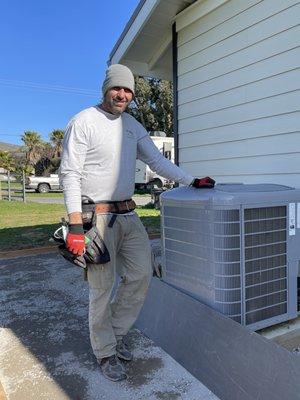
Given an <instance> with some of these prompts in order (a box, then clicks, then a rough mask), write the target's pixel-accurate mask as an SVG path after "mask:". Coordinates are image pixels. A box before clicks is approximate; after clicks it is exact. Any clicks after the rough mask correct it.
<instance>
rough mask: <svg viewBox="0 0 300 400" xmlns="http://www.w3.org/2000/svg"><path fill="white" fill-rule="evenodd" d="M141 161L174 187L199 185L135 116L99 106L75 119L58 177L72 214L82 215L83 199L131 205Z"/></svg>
mask: <svg viewBox="0 0 300 400" xmlns="http://www.w3.org/2000/svg"><path fill="white" fill-rule="evenodd" d="M137 158H138V159H140V160H141V161H143V162H145V163H146V164H148V165H149V167H150V168H151V169H152V170H153V171H155V172H156V173H157V174H159V175H161V176H164V177H165V178H167V179H170V180H173V181H175V182H179V183H182V184H185V185H188V184H190V183H191V182H192V181H193V179H194V178H193V176H191V175H189V174H187V173H186V172H184V171H183V170H182V169H181V168H179V167H177V166H176V165H175V164H173V163H172V162H171V161H169V160H167V159H166V158H165V157H164V156H163V155H162V154H161V153H160V151H159V150H158V149H157V147H156V146H155V145H154V143H153V141H152V140H151V138H150V136H149V134H148V132H147V131H146V130H145V128H144V127H143V126H142V125H141V124H140V123H139V122H138V121H137V120H136V119H135V118H133V117H132V116H131V115H129V114H127V113H123V114H122V115H121V116H115V115H112V114H109V113H107V112H105V111H103V110H102V109H101V108H99V107H98V106H95V107H90V108H87V109H86V110H83V111H82V112H80V113H79V114H77V115H75V117H73V118H72V119H71V121H70V122H69V124H68V126H67V129H66V133H65V137H64V144H63V154H62V160H61V166H60V172H59V174H60V182H61V184H62V186H63V189H64V197H65V204H66V208H67V212H68V213H69V214H70V213H72V212H81V198H82V196H87V197H88V198H90V199H92V200H93V201H94V202H99V201H121V200H126V199H130V198H131V197H132V195H133V193H134V187H135V168H136V159H137Z"/></svg>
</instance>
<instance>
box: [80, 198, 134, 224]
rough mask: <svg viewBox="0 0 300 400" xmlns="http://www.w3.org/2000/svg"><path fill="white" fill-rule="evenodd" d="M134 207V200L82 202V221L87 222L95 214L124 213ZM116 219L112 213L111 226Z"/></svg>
mask: <svg viewBox="0 0 300 400" xmlns="http://www.w3.org/2000/svg"><path fill="white" fill-rule="evenodd" d="M135 208H136V204H135V202H134V200H132V199H129V200H123V201H103V202H98V203H90V202H89V203H82V222H83V224H89V223H90V222H91V221H92V220H93V219H94V217H95V214H96V215H97V214H108V213H112V214H126V213H128V212H131V211H133V210H134V209H135ZM115 220H116V215H114V216H113V217H112V219H111V221H110V223H109V225H108V226H109V227H110V228H111V227H112V226H113V224H114V222H115Z"/></svg>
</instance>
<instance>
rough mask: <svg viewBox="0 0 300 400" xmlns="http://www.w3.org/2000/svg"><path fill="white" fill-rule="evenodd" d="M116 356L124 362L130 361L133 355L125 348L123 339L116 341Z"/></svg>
mask: <svg viewBox="0 0 300 400" xmlns="http://www.w3.org/2000/svg"><path fill="white" fill-rule="evenodd" d="M117 356H118V357H119V358H121V359H122V360H125V361H131V360H132V358H133V354H132V353H131V351H130V350H129V349H128V348H127V346H126V344H125V343H124V340H123V339H120V340H118V341H117Z"/></svg>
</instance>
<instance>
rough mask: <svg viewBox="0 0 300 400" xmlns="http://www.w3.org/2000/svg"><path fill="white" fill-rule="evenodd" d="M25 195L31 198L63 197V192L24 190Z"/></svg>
mask: <svg viewBox="0 0 300 400" xmlns="http://www.w3.org/2000/svg"><path fill="white" fill-rule="evenodd" d="M26 197H30V198H31V199H32V198H36V199H39V198H43V197H44V198H49V197H50V198H62V197H64V195H63V192H49V193H36V192H26Z"/></svg>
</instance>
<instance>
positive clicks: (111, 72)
mask: <svg viewBox="0 0 300 400" xmlns="http://www.w3.org/2000/svg"><path fill="white" fill-rule="evenodd" d="M117 86H120V87H125V88H127V89H130V90H131V91H132V93H133V95H134V76H133V74H132V72H131V71H130V69H129V68H128V67H126V66H125V65H122V64H112V65H110V66H109V67H108V68H107V70H106V75H105V79H104V82H103V85H102V93H103V96H104V95H105V93H106V92H107V91H108V90H109V89H111V88H113V87H117Z"/></svg>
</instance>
